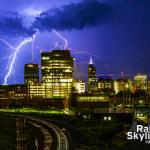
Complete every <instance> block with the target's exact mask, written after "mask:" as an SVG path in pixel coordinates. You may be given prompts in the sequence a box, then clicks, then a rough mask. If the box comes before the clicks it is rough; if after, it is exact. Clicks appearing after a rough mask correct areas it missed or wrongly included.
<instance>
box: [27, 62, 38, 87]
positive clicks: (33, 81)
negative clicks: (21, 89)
mask: <svg viewBox="0 0 150 150" xmlns="http://www.w3.org/2000/svg"><path fill="white" fill-rule="evenodd" d="M24 82H25V84H30V85H37V84H39V67H38V64H25V66H24Z"/></svg>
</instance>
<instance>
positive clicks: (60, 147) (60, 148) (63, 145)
mask: <svg viewBox="0 0 150 150" xmlns="http://www.w3.org/2000/svg"><path fill="white" fill-rule="evenodd" d="M4 116H6V117H14V118H20V117H23V118H26V121H27V122H29V123H30V124H32V125H33V126H35V127H37V128H39V130H41V132H42V133H43V135H44V139H43V140H44V147H43V150H50V149H51V145H52V142H54V141H53V138H52V135H51V133H50V130H51V131H53V132H54V133H55V135H56V137H57V141H56V143H57V146H56V150H69V141H68V138H67V136H66V134H65V133H64V132H63V131H62V130H61V129H60V128H59V127H58V126H56V125H55V124H53V123H50V122H48V121H45V120H42V119H39V118H35V117H31V116H25V115H13V114H4ZM37 147H38V144H37ZM37 150H38V148H37Z"/></svg>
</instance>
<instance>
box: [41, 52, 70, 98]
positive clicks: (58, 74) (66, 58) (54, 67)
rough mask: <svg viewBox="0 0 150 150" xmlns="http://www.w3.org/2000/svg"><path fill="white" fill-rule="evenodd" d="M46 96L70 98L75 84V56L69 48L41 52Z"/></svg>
mask: <svg viewBox="0 0 150 150" xmlns="http://www.w3.org/2000/svg"><path fill="white" fill-rule="evenodd" d="M41 67H42V70H41V71H42V72H41V73H42V84H44V85H45V98H54V99H55V98H67V99H68V98H69V97H70V94H71V91H72V84H73V57H71V55H70V51H69V50H53V51H51V52H42V53H41Z"/></svg>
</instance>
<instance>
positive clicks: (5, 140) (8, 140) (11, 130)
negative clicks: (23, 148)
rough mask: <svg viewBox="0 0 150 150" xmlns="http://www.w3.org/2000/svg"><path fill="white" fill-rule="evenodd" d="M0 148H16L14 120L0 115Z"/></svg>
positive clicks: (10, 149)
mask: <svg viewBox="0 0 150 150" xmlns="http://www.w3.org/2000/svg"><path fill="white" fill-rule="evenodd" d="M0 150H16V120H15V119H12V118H8V117H2V116H0Z"/></svg>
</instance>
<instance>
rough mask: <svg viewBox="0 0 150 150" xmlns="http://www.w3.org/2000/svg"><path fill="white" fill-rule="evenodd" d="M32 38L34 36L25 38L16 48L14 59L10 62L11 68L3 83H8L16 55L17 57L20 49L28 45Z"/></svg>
mask: <svg viewBox="0 0 150 150" xmlns="http://www.w3.org/2000/svg"><path fill="white" fill-rule="evenodd" d="M32 40H33V39H32V38H28V39H25V40H24V41H23V42H21V43H20V44H19V46H18V47H17V48H16V51H15V52H14V55H13V58H12V61H11V62H10V66H9V70H8V72H7V74H6V76H5V79H4V83H3V85H6V84H7V80H8V77H9V76H10V74H11V73H12V70H13V65H14V63H15V60H16V57H17V54H18V52H19V50H20V49H21V48H22V47H23V46H24V45H26V44H27V43H29V42H31V41H32Z"/></svg>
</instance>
